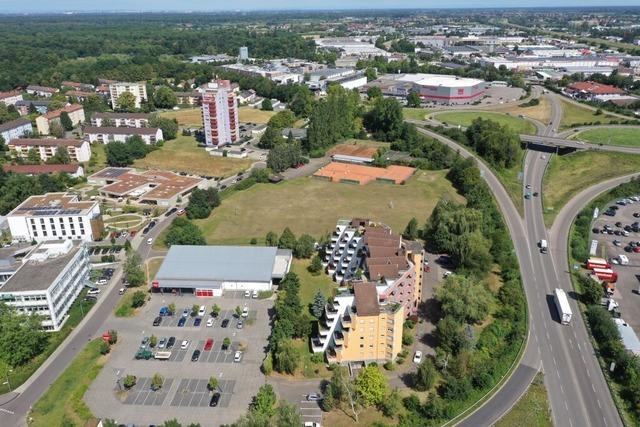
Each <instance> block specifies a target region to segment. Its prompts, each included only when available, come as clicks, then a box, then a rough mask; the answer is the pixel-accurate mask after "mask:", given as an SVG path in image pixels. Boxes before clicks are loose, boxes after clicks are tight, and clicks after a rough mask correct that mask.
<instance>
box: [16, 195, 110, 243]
mask: <svg viewBox="0 0 640 427" xmlns="http://www.w3.org/2000/svg"><path fill="white" fill-rule="evenodd" d="M7 221H8V222H9V229H10V230H11V236H12V237H13V240H15V241H20V242H30V241H34V240H35V241H36V242H43V241H46V240H84V241H86V242H91V241H93V240H95V239H97V238H99V237H100V236H101V234H102V231H103V224H102V215H101V214H100V204H99V203H98V202H97V201H80V200H78V196H76V195H72V194H67V193H47V194H44V195H40V196H31V197H29V198H28V199H27V200H25V201H24V202H22V203H21V204H20V205H18V207H16V208H15V209H14V210H12V211H11V212H9V214H8V215H7Z"/></svg>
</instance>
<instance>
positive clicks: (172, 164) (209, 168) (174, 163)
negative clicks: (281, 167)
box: [134, 135, 251, 177]
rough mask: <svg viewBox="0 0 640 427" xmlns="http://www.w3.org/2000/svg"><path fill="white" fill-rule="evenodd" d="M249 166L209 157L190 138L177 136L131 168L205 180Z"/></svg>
mask: <svg viewBox="0 0 640 427" xmlns="http://www.w3.org/2000/svg"><path fill="white" fill-rule="evenodd" d="M250 165H251V161H250V160H244V159H230V158H227V157H214V156H211V155H209V154H208V153H207V152H206V151H205V150H204V148H201V147H198V144H197V142H196V140H195V138H194V137H192V136H182V135H181V136H178V138H176V139H175V140H173V141H169V142H165V143H164V145H163V146H162V147H161V148H160V149H158V150H155V151H153V152H151V153H149V154H147V156H146V157H145V158H144V159H139V160H136V162H135V163H134V166H135V167H139V168H142V169H161V170H171V171H174V172H189V173H194V174H197V175H206V176H222V177H225V176H230V175H234V174H236V173H238V172H240V171H242V170H245V169H247V168H248V167H249V166H250Z"/></svg>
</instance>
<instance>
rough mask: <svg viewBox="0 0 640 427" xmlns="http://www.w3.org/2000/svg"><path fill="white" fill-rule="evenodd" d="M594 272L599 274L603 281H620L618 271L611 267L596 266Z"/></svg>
mask: <svg viewBox="0 0 640 427" xmlns="http://www.w3.org/2000/svg"><path fill="white" fill-rule="evenodd" d="M593 274H595V275H596V276H598V278H599V279H600V280H602V281H603V282H609V283H615V282H617V281H618V273H616V272H615V271H613V270H611V269H610V268H594V269H593Z"/></svg>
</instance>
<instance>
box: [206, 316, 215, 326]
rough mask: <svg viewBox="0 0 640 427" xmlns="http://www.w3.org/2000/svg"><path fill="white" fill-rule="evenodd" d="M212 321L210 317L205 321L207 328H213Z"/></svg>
mask: <svg viewBox="0 0 640 427" xmlns="http://www.w3.org/2000/svg"><path fill="white" fill-rule="evenodd" d="M214 320H215V319H214V318H213V317H210V318H209V319H208V320H207V328H210V327H212V326H213V322H214Z"/></svg>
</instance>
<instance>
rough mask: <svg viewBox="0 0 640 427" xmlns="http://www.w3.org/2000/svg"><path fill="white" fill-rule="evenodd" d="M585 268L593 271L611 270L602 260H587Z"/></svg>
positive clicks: (607, 263) (606, 262)
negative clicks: (599, 269)
mask: <svg viewBox="0 0 640 427" xmlns="http://www.w3.org/2000/svg"><path fill="white" fill-rule="evenodd" d="M587 268H588V269H589V270H593V269H594V268H611V264H609V262H608V261H607V260H606V259H604V258H594V257H592V258H589V259H588V260H587Z"/></svg>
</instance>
